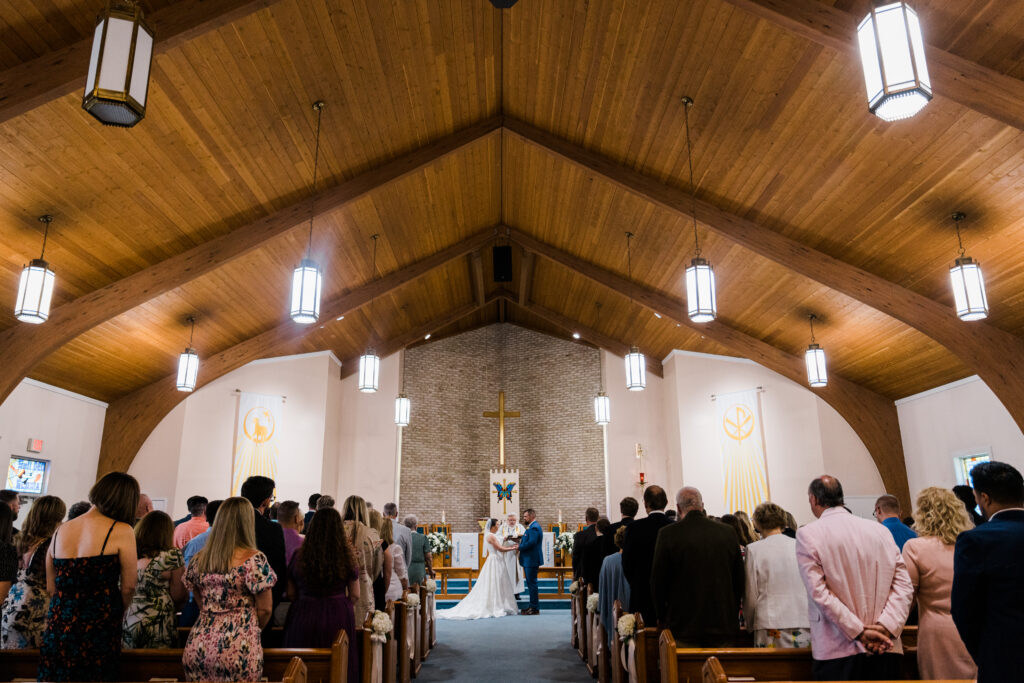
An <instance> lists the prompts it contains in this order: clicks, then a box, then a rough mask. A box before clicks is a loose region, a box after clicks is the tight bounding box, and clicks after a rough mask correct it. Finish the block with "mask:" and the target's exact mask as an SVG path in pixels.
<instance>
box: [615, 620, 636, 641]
mask: <svg viewBox="0 0 1024 683" xmlns="http://www.w3.org/2000/svg"><path fill="white" fill-rule="evenodd" d="M615 628H616V629H618V631H619V638H621V639H622V641H623V642H627V641H629V639H630V638H632V637H633V636H635V635H636V616H635V615H633V614H623V615H622V616H621V617H619V623H617V624H616V625H615Z"/></svg>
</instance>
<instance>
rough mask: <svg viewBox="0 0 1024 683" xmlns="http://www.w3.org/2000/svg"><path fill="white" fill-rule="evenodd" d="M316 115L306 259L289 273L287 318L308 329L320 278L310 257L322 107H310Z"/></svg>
mask: <svg viewBox="0 0 1024 683" xmlns="http://www.w3.org/2000/svg"><path fill="white" fill-rule="evenodd" d="M313 111H315V112H316V147H315V151H314V152H313V189H312V195H311V197H310V200H309V242H308V244H307V245H306V258H304V259H302V261H300V262H299V265H298V266H297V267H296V268H295V271H294V272H293V273H292V300H291V318H292V320H294V321H295V322H297V323H299V324H301V325H311V324H312V323H315V322H316V321H317V320H319V319H320V292H321V290H322V289H323V275H322V273H321V271H320V266H319V265H317V263H316V261H314V260H313V259H312V258H311V257H312V253H313V219H314V218H315V217H316V173H317V169H318V167H319V165H320V121H321V119H322V117H323V111H324V103H323V102H321V101H319V100H318V101H316V102H314V103H313Z"/></svg>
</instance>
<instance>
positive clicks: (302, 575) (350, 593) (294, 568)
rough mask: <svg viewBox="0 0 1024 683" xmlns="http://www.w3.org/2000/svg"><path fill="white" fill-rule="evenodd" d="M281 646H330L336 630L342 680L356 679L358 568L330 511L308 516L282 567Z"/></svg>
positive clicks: (343, 534) (326, 509)
mask: <svg viewBox="0 0 1024 683" xmlns="http://www.w3.org/2000/svg"><path fill="white" fill-rule="evenodd" d="M288 597H289V599H290V600H291V601H292V606H291V609H289V610H288V619H287V621H286V622H285V625H284V646H285V647H330V646H331V643H333V642H334V639H335V638H337V637H338V631H340V630H342V629H344V630H345V632H346V633H348V642H349V643H350V645H349V648H348V680H350V681H358V680H359V663H358V662H359V660H358V653H357V652H356V650H357V648H355V647H353V646H352V645H351V644H352V643H355V635H356V623H355V613H354V608H353V604H354V603H355V602H356V601H357V600H358V599H359V565H358V564H356V557H355V551H354V550H353V549H352V546H351V545H349V542H348V538H347V536H346V535H345V531H344V528H343V527H342V522H341V515H339V514H338V511H337V510H335V509H334V508H321V509H320V510H317V511H316V514H315V515H313V520H312V521H311V522H310V524H309V529H308V530H307V531H306V540H305V542H303V544H302V546H301V547H300V548H299V549H298V550H297V551H296V552H295V555H294V556H293V557H292V561H291V562H290V563H289V564H288Z"/></svg>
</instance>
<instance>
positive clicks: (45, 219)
mask: <svg viewBox="0 0 1024 683" xmlns="http://www.w3.org/2000/svg"><path fill="white" fill-rule="evenodd" d="M39 221H40V222H41V223H45V224H46V227H45V228H43V251H42V252H41V253H40V254H39V260H40V261H45V260H46V240H47V239H48V238H49V237H50V223H52V222H53V216H51V215H50V214H46V215H45V216H40V217H39ZM960 253H961V254H963V253H964V252H963V249H961V250H960Z"/></svg>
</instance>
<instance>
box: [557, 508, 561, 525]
mask: <svg viewBox="0 0 1024 683" xmlns="http://www.w3.org/2000/svg"><path fill="white" fill-rule="evenodd" d="M558 523H559V524H561V523H562V509H561V508H559V509H558Z"/></svg>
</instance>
